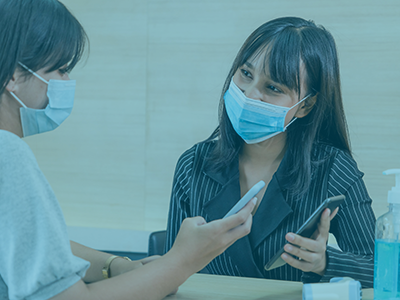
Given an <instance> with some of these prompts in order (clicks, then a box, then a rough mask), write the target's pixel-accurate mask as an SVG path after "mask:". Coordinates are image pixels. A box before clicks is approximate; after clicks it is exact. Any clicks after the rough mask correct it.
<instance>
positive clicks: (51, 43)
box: [20, 0, 88, 72]
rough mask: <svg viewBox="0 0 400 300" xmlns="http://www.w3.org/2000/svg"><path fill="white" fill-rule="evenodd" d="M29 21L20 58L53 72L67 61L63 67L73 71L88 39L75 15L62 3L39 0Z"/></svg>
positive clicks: (31, 64)
mask: <svg viewBox="0 0 400 300" xmlns="http://www.w3.org/2000/svg"><path fill="white" fill-rule="evenodd" d="M50 16H51V17H50ZM29 23H30V24H31V25H30V26H29V29H28V32H27V33H26V42H25V46H24V47H23V49H24V50H23V52H22V53H21V59H20V60H21V62H22V63H24V64H25V65H27V66H28V67H29V68H31V69H32V70H33V71H37V70H39V69H42V68H46V72H52V71H55V70H57V69H60V68H61V67H63V66H65V65H67V67H66V68H65V69H64V70H63V71H65V72H70V71H71V70H72V69H73V68H74V67H75V65H76V64H77V63H78V61H79V60H80V59H81V57H82V55H83V53H84V49H85V45H86V43H88V38H87V35H86V33H85V31H84V29H83V28H82V26H81V24H80V23H79V22H78V21H77V20H76V18H75V17H74V16H73V15H71V13H70V12H69V11H68V10H67V8H66V7H65V6H64V5H63V4H62V3H60V2H58V1H48V0H40V1H37V4H36V5H35V6H34V8H33V9H32V14H31V20H30V22H29Z"/></svg>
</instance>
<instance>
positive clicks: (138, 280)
mask: <svg viewBox="0 0 400 300" xmlns="http://www.w3.org/2000/svg"><path fill="white" fill-rule="evenodd" d="M180 256H181V255H180V254H179V253H174V251H173V250H172V251H171V252H169V253H167V254H166V255H164V256H163V257H161V258H159V259H157V260H155V261H153V262H152V263H149V264H146V265H144V266H143V267H141V268H139V269H137V270H133V271H130V272H127V273H125V274H122V275H120V276H117V277H113V278H110V279H107V280H103V281H100V282H94V283H90V284H85V283H84V282H83V281H79V282H78V283H76V284H75V285H73V286H72V287H70V288H69V289H67V290H65V291H64V292H62V293H60V294H59V295H57V296H55V297H54V298H52V300H69V299H79V300H103V299H104V300H108V299H116V300H128V299H129V300H133V299H134V300H142V299H143V300H160V299H163V298H164V297H166V296H167V295H169V294H171V293H172V292H173V291H174V290H176V288H177V287H179V286H180V285H181V284H182V283H183V282H184V281H185V280H186V279H187V278H188V277H189V276H190V275H191V274H193V273H194V272H195V271H196V270H195V269H194V268H193V266H192V267H190V266H189V265H183V264H182V260H181V258H180Z"/></svg>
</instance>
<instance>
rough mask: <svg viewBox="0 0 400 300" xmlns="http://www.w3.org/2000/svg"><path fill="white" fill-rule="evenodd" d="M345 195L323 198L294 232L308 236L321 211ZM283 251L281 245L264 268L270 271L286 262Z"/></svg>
mask: <svg viewBox="0 0 400 300" xmlns="http://www.w3.org/2000/svg"><path fill="white" fill-rule="evenodd" d="M345 199H346V197H345V196H343V195H339V196H335V197H331V198H327V199H325V201H324V202H322V203H321V205H320V206H318V208H317V209H316V210H315V211H314V212H313V213H312V215H311V216H310V217H309V218H308V219H307V221H305V222H304V224H303V225H302V226H301V227H300V228H299V230H297V232H296V234H297V235H301V236H303V237H306V238H310V237H311V236H312V235H313V233H314V232H315V230H317V228H318V223H319V220H320V219H321V215H322V213H323V212H324V211H325V209H326V208H329V209H330V210H331V213H332V212H333V211H334V210H335V209H336V208H337V207H338V206H339V205H340V204H342V203H343V202H344V200H345ZM283 252H285V250H284V249H283V247H282V248H281V249H280V250H279V251H278V252H277V253H276V254H275V255H274V256H273V257H272V258H271V260H270V261H269V262H268V263H267V264H266V265H265V266H264V268H265V270H267V271H270V270H272V269H275V268H278V267H281V266H283V265H284V264H286V262H285V261H284V260H283V259H282V258H281V255H282V253H283Z"/></svg>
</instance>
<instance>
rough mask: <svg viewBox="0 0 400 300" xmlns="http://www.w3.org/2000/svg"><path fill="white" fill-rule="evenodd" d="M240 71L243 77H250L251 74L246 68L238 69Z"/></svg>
mask: <svg viewBox="0 0 400 300" xmlns="http://www.w3.org/2000/svg"><path fill="white" fill-rule="evenodd" d="M240 72H242V75H243V76H244V77H249V78H251V74H250V72H249V71H247V70H245V69H240Z"/></svg>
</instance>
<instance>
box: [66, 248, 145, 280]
mask: <svg viewBox="0 0 400 300" xmlns="http://www.w3.org/2000/svg"><path fill="white" fill-rule="evenodd" d="M70 243H71V250H72V253H73V254H74V255H75V256H78V257H80V258H82V259H84V260H87V261H89V262H90V268H89V269H88V270H87V272H86V275H85V277H84V278H83V281H85V282H86V283H91V282H96V281H100V280H103V279H104V277H103V273H102V269H103V267H104V265H105V263H106V260H107V259H108V258H109V257H110V256H111V254H109V253H105V252H101V251H97V250H94V249H92V248H89V247H86V246H83V245H81V244H78V243H76V242H73V241H70ZM139 265H140V266H141V265H142V264H141V263H140V262H129V261H127V260H125V259H121V258H117V259H115V260H113V262H112V263H111V265H110V273H111V276H117V275H119V274H122V273H125V272H127V271H130V270H133V269H135V268H136V267H138V266H139Z"/></svg>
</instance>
